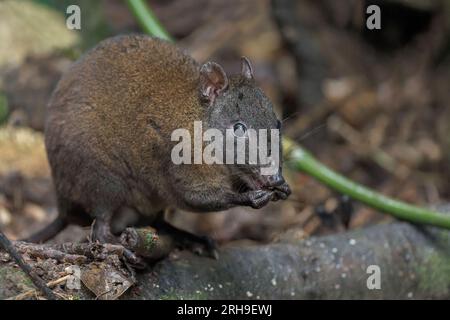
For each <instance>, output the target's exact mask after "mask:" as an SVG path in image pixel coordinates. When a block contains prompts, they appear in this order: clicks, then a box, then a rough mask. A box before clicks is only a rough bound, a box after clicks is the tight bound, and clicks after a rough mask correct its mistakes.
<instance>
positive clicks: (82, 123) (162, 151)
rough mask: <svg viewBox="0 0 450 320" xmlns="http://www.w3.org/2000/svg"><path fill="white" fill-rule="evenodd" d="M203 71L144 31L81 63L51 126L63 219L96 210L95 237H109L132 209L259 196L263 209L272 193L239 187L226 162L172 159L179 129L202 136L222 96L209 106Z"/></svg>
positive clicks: (49, 143) (246, 201)
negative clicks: (115, 219)
mask: <svg viewBox="0 0 450 320" xmlns="http://www.w3.org/2000/svg"><path fill="white" fill-rule="evenodd" d="M215 68H219V69H220V70H221V71H223V70H222V69H221V67H220V66H218V65H217V66H216V67H215ZM213 69H214V68H213ZM202 70H203V69H202ZM215 71H216V70H212V72H215ZM250 71H251V69H250ZM247 72H248V70H247ZM202 74H203V73H201V71H200V66H199V65H198V64H197V62H195V61H194V60H193V59H192V58H191V57H189V56H188V55H187V54H185V53H184V52H182V51H181V50H180V49H178V48H177V47H176V46H174V45H173V44H170V43H168V42H166V41H163V40H159V39H155V38H150V37H147V36H140V35H133V36H119V37H115V38H111V39H107V40H105V41H103V42H101V43H100V44H99V45H98V46H97V47H95V48H94V49H92V50H91V51H89V52H88V53H87V54H86V55H84V56H83V57H82V58H81V59H80V60H79V61H77V62H76V63H74V64H73V66H72V67H71V68H70V69H69V70H68V72H67V73H66V74H65V75H64V76H63V78H62V79H61V80H60V82H59V84H58V86H57V88H56V90H55V92H54V94H53V96H52V99H51V101H50V103H49V106H48V118H47V123H46V147H47V152H48V158H49V161H50V165H51V168H52V174H53V179H54V183H55V188H56V192H57V197H58V205H59V210H60V215H61V216H62V217H63V218H67V217H69V216H70V215H73V214H74V215H78V216H79V215H80V212H84V213H86V214H87V216H89V217H92V218H95V219H96V225H97V230H94V236H96V237H97V238H98V239H99V240H102V241H108V240H110V239H109V238H110V231H109V223H110V220H111V218H112V215H113V214H114V213H115V212H116V211H117V210H118V209H119V208H121V207H123V206H129V207H132V208H135V209H136V210H137V211H139V212H141V213H143V214H151V213H153V212H157V211H159V210H160V209H161V208H164V207H167V206H175V207H180V208H183V209H187V210H191V211H215V210H223V209H227V208H229V207H232V206H235V205H240V204H241V205H252V206H254V207H258V206H261V205H260V204H259V203H260V202H261V201H260V200H261V199H260V200H258V199H259V198H258V197H260V198H261V197H263V198H264V199H263V202H264V203H263V204H262V205H264V204H265V203H267V202H268V201H270V198H271V197H272V196H271V194H270V195H268V194H267V192H268V191H265V192H263V191H260V192H259V193H257V194H256V193H254V194H253V195H252V196H249V194H244V195H243V194H239V193H238V192H236V190H233V186H232V185H233V183H232V182H233V181H232V180H233V176H232V175H230V173H229V170H228V169H227V168H225V167H224V166H208V165H195V166H189V165H187V166H186V165H185V166H183V165H181V166H175V165H174V164H173V163H172V162H171V159H170V152H171V149H172V147H173V145H174V144H175V142H172V141H170V135H171V133H172V131H173V130H174V129H177V128H186V129H189V130H191V132H192V131H193V123H194V121H195V120H204V121H205V120H207V119H209V118H208V115H207V114H208V112H207V111H208V108H210V107H211V105H212V104H213V103H214V98H211V99H210V100H209V102H210V103H208V102H205V101H204V99H205V96H202V94H201V93H202V92H203V91H202V86H203V85H204V83H206V84H205V85H207V84H208V83H209V82H208V80H209V79H208V78H205V77H203V79H206V81H201V75H202ZM217 76H218V77H219V78H217ZM221 76H222V74H219V73H217V74H215V75H214V77H211V78H213V79H214V81H215V83H212V84H211V85H212V86H213V87H214V85H218V83H221V85H222V86H224V84H223V81H222V82H221V81H218V79H219V80H220V79H221V78H220V77H221ZM223 76H225V74H223ZM226 82H227V85H228V81H226ZM239 82H242V81H230V83H231V84H230V85H232V84H233V83H239ZM216 83H217V84H216ZM219 89H220V90H219ZM219 89H217V90H210V91H208V93H209V94H212V95H214V97H216V96H218V95H219V94H220V93H221V92H222V91H224V90H225V87H223V88H219ZM204 92H206V89H205V90H204ZM270 112H272V111H268V113H267V114H268V116H270V117H271V118H272V117H274V115H273V112H272V113H270ZM269 113H270V114H269ZM275 120H276V118H275ZM263 122H264V121H263ZM265 123H266V124H267V121H266V122H265ZM272 125H273V121H272V122H271V123H270V126H272ZM261 192H263V193H261ZM255 199H256V200H255ZM255 201H256V202H255ZM258 201H260V202H258ZM261 203H262V202H261Z"/></svg>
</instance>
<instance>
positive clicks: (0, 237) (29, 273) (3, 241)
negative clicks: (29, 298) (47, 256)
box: [0, 231, 58, 300]
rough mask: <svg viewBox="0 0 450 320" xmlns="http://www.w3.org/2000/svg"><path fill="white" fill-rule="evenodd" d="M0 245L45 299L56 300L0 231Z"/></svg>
mask: <svg viewBox="0 0 450 320" xmlns="http://www.w3.org/2000/svg"><path fill="white" fill-rule="evenodd" d="M0 245H1V246H2V247H3V249H5V251H6V252H7V253H8V254H9V255H10V256H11V258H13V259H14V260H15V261H16V263H17V264H18V265H19V267H20V268H21V269H22V270H23V271H24V272H25V274H26V275H27V276H28V277H29V278H30V279H31V281H32V282H33V284H34V285H35V286H36V287H37V288H38V289H39V290H40V291H41V292H42V293H43V294H44V296H45V297H46V298H47V299H49V300H57V299H58V298H57V297H56V295H55V294H54V293H53V291H52V290H50V289H49V287H47V286H46V285H45V282H44V281H43V280H42V279H41V278H40V277H39V276H38V275H37V274H36V273H35V272H34V271H33V269H32V268H31V267H30V266H29V265H28V264H26V263H25V261H24V260H23V258H22V256H21V255H20V253H19V252H17V250H16V249H15V248H14V246H13V244H12V243H11V241H9V239H8V238H7V237H6V236H5V235H4V234H3V232H2V231H0Z"/></svg>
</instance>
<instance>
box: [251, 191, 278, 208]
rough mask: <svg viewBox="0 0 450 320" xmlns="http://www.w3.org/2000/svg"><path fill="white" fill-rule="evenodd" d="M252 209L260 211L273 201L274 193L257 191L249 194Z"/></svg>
mask: <svg viewBox="0 0 450 320" xmlns="http://www.w3.org/2000/svg"><path fill="white" fill-rule="evenodd" d="M248 196H249V200H250V207H252V208H253V209H260V208H262V207H264V206H265V205H266V204H267V203H269V201H270V200H271V199H272V196H273V191H269V190H255V191H250V192H249V195H248Z"/></svg>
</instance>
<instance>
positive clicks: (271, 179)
mask: <svg viewBox="0 0 450 320" xmlns="http://www.w3.org/2000/svg"><path fill="white" fill-rule="evenodd" d="M267 180H268V185H269V187H278V186H281V185H282V184H284V183H285V181H284V178H283V176H282V174H281V170H278V173H277V174H274V175H271V176H268V177H267Z"/></svg>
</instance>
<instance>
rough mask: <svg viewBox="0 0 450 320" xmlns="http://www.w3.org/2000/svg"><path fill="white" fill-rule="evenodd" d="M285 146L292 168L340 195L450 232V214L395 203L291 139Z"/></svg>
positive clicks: (396, 215) (286, 139)
mask: <svg viewBox="0 0 450 320" xmlns="http://www.w3.org/2000/svg"><path fill="white" fill-rule="evenodd" d="M283 147H284V148H285V150H286V152H285V156H286V159H288V160H287V161H286V162H287V164H288V166H290V167H291V168H294V169H296V170H299V171H303V172H305V173H307V174H309V175H311V176H312V177H314V178H315V179H317V180H319V181H320V182H322V183H323V184H325V185H327V186H329V187H330V188H332V189H334V190H336V191H338V192H341V193H343V194H346V195H348V196H350V197H351V198H353V199H356V200H358V201H360V202H362V203H364V204H366V205H368V206H370V207H373V208H376V209H378V210H380V211H382V212H385V213H388V214H391V215H393V216H394V217H397V218H399V219H402V220H407V221H410V222H416V223H422V224H428V225H433V226H437V227H442V228H446V229H450V215H446V214H442V213H439V212H435V211H432V210H429V209H426V208H420V207H416V206H413V205H410V204H407V203H405V202H401V201H398V200H394V199H391V198H388V197H386V196H384V195H382V194H380V193H378V192H375V191H373V190H370V189H369V188H366V187H364V186H362V185H360V184H357V183H355V182H353V181H351V180H349V179H347V178H345V177H344V176H342V175H340V174H338V173H336V172H334V171H333V170H331V169H330V168H328V167H326V166H325V165H323V164H322V163H320V162H319V161H318V160H317V159H315V158H314V157H313V156H312V155H311V154H310V153H309V152H308V151H306V150H304V149H303V148H301V147H300V146H299V145H297V144H295V143H294V142H293V141H292V140H290V139H288V138H284V140H283Z"/></svg>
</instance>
